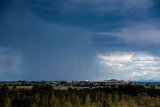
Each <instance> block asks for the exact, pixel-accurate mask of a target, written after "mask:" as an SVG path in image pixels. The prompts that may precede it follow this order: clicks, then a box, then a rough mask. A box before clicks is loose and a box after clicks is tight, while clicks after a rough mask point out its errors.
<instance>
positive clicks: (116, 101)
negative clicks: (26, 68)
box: [0, 84, 160, 107]
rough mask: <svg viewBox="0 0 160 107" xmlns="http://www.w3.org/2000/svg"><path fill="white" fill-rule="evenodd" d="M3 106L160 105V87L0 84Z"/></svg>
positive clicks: (96, 106)
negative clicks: (65, 87)
mask: <svg viewBox="0 0 160 107" xmlns="http://www.w3.org/2000/svg"><path fill="white" fill-rule="evenodd" d="M0 107H160V89H158V88H156V87H147V86H140V85H130V84H127V85H118V86H117V85H111V86H105V87H99V88H94V89H80V90H76V89H72V88H69V89H68V90H54V89H53V87H52V86H51V85H34V86H33V88H32V89H31V90H26V89H20V90H17V89H16V88H14V87H13V88H12V89H8V87H7V86H1V87H0Z"/></svg>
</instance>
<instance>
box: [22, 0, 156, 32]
mask: <svg viewBox="0 0 160 107" xmlns="http://www.w3.org/2000/svg"><path fill="white" fill-rule="evenodd" d="M24 2H25V3H26V5H27V7H28V8H30V10H31V11H32V12H33V13H34V14H35V15H37V16H38V17H41V18H43V19H44V20H48V21H51V22H54V23H58V24H63V25H64V24H65V25H74V26H81V27H85V28H88V29H92V30H109V29H112V30H113V29H115V28H119V27H123V26H127V25H132V24H134V22H136V21H148V20H150V18H151V13H150V8H153V9H154V8H156V7H157V6H156V5H155V2H153V1H152V0H147V1H146V0H141V1H131V0H121V1H115V0H99V1H95V0H80V1H79V0H67V1H62V0H45V1H44V0H27V1H24ZM155 6H156V7H155Z"/></svg>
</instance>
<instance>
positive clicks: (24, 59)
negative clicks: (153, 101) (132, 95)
mask: <svg viewBox="0 0 160 107" xmlns="http://www.w3.org/2000/svg"><path fill="white" fill-rule="evenodd" d="M159 19H160V1H159V0H0V80H1V81H4V80H8V81H9V80H29V81H30V80H108V79H118V80H145V81H150V80H154V81H159V80H160V77H159V75H160V50H159V49H160V20H159Z"/></svg>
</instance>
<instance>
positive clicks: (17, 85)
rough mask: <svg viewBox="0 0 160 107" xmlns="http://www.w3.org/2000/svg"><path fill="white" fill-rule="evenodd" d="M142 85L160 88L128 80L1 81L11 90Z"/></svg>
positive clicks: (152, 83) (159, 84) (149, 83)
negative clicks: (44, 86)
mask: <svg viewBox="0 0 160 107" xmlns="http://www.w3.org/2000/svg"><path fill="white" fill-rule="evenodd" d="M127 84H129V85H142V86H155V87H160V82H139V81H126V80H117V79H110V80H103V81H89V80H85V81H21V80H19V81H0V86H8V88H9V89H13V88H14V89H32V88H33V86H34V85H41V86H42V85H50V86H52V87H53V89H59V90H67V89H68V88H72V89H85V88H91V89H93V88H98V87H105V86H113V85H114V86H118V85H127Z"/></svg>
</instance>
